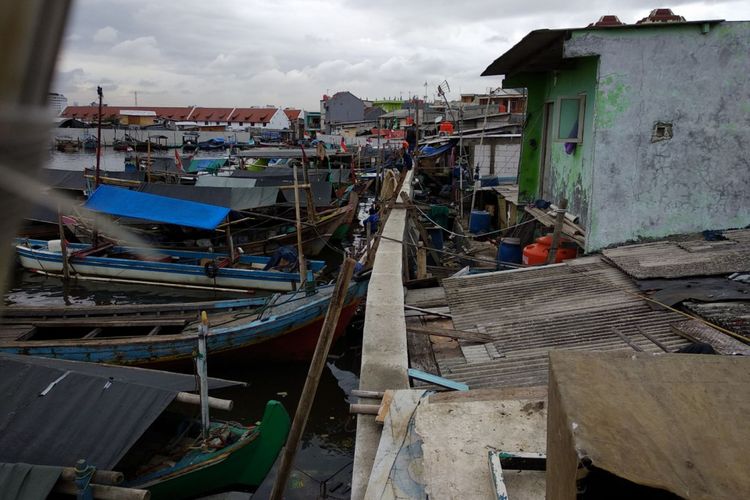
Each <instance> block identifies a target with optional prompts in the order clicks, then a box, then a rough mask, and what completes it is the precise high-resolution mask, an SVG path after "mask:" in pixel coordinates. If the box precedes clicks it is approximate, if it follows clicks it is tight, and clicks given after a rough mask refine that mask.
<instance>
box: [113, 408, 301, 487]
mask: <svg viewBox="0 0 750 500" xmlns="http://www.w3.org/2000/svg"><path fill="white" fill-rule="evenodd" d="M289 426H290V419H289V415H288V414H287V412H286V410H285V409H284V407H283V406H282V404H281V403H279V402H278V401H269V402H268V403H267V404H266V408H265V411H264V413H263V419H262V420H261V423H260V424H259V425H258V427H257V428H256V431H257V435H256V436H255V437H254V438H251V437H248V438H245V439H241V440H240V441H238V442H236V443H233V444H232V445H229V446H227V447H225V448H223V449H220V450H217V451H215V452H213V453H202V454H200V455H199V456H198V457H196V458H195V459H194V460H191V463H183V462H182V461H181V462H180V463H179V464H177V465H176V466H175V467H173V468H172V469H170V470H168V471H164V473H163V474H162V475H161V477H158V478H154V477H151V478H148V479H146V481H145V482H144V483H140V484H139V480H138V479H136V480H135V481H133V482H131V483H130V484H128V486H130V487H133V488H145V489H148V490H149V491H150V492H151V498H152V500H160V499H167V500H177V499H180V498H193V497H197V496H201V495H207V494H210V493H218V492H221V491H229V490H232V489H235V490H251V489H255V488H257V487H258V486H259V485H260V483H261V482H263V479H265V477H266V475H267V474H268V471H269V470H270V469H271V467H272V466H273V463H274V461H275V460H276V457H277V456H278V454H279V451H281V448H282V447H283V446H284V443H285V442H286V437H287V434H288V433H289Z"/></svg>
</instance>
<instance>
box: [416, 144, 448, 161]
mask: <svg viewBox="0 0 750 500" xmlns="http://www.w3.org/2000/svg"><path fill="white" fill-rule="evenodd" d="M452 147H453V142H449V143H448V144H444V145H442V146H438V147H433V146H423V147H422V149H421V150H420V151H419V156H420V157H421V158H431V157H433V156H438V155H441V154H443V153H445V152H446V151H448V150H450V148H452Z"/></svg>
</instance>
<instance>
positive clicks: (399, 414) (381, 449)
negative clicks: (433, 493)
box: [364, 390, 426, 500]
mask: <svg viewBox="0 0 750 500" xmlns="http://www.w3.org/2000/svg"><path fill="white" fill-rule="evenodd" d="M394 392H395V394H394V396H393V400H392V402H391V405H390V409H389V412H388V414H387V417H386V418H385V421H384V426H383V432H382V433H381V436H380V442H379V443H378V449H377V453H376V454H375V460H374V463H373V465H372V470H371V471H370V477H369V479H368V480H367V481H366V483H367V491H366V492H365V495H364V499H365V500H382V499H387V498H391V499H395V498H426V494H425V481H424V479H423V478H422V467H421V463H422V456H421V453H419V454H416V453H415V452H414V450H416V449H420V448H418V447H419V443H420V441H421V438H420V436H419V435H418V434H417V433H416V432H415V430H414V425H413V421H414V415H415V412H416V411H417V407H418V406H419V402H420V400H421V398H422V397H423V396H424V393H425V391H424V390H398V391H394Z"/></svg>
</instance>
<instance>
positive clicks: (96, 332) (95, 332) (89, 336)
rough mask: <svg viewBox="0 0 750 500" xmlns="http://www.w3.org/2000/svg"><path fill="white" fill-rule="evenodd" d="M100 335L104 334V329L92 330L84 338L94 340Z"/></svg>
mask: <svg viewBox="0 0 750 500" xmlns="http://www.w3.org/2000/svg"><path fill="white" fill-rule="evenodd" d="M100 333H102V329H101V328H98V327H97V328H94V329H93V330H91V331H90V332H89V333H87V334H86V335H84V336H83V338H84V339H93V338H94V337H96V336H97V335H99V334H100Z"/></svg>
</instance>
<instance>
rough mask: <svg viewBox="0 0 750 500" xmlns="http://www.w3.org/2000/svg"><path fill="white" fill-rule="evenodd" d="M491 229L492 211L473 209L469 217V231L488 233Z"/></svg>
mask: <svg viewBox="0 0 750 500" xmlns="http://www.w3.org/2000/svg"><path fill="white" fill-rule="evenodd" d="M489 230H490V213H489V212H485V211H484V210H472V211H471V217H470V218H469V232H471V233H474V234H482V233H486V232H488V231H489Z"/></svg>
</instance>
